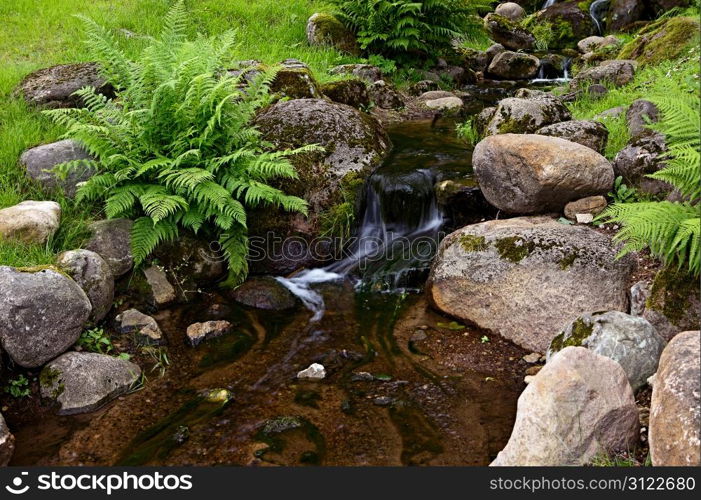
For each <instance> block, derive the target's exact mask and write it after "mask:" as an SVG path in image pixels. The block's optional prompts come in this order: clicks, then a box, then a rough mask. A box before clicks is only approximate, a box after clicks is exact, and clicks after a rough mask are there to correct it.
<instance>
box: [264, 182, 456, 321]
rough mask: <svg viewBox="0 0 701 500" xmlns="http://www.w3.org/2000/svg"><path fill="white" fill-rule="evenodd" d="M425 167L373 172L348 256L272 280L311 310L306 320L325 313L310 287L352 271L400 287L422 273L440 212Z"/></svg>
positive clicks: (374, 281) (360, 277) (387, 286)
mask: <svg viewBox="0 0 701 500" xmlns="http://www.w3.org/2000/svg"><path fill="white" fill-rule="evenodd" d="M434 183H435V175H434V174H433V173H432V172H431V171H430V170H429V169H418V170H414V171H410V172H399V173H397V172H387V173H383V172H382V169H380V171H379V172H376V173H375V174H373V175H372V176H371V177H370V178H369V179H368V181H367V183H366V186H365V194H364V197H365V210H364V213H363V218H362V221H361V224H360V228H359V230H358V234H357V236H356V238H355V239H354V240H353V241H352V242H351V244H350V246H349V249H348V251H347V256H346V257H344V258H343V259H342V260H340V261H338V262H334V263H333V264H331V265H329V266H326V267H324V268H318V269H308V270H305V271H302V272H301V273H299V274H297V275H295V276H293V277H292V278H281V277H278V278H276V279H277V281H279V282H280V283H282V284H283V285H284V286H285V287H286V288H287V289H288V290H290V291H291V292H292V293H293V294H295V295H296V296H297V297H299V299H300V300H301V301H302V303H303V304H304V305H305V307H306V308H307V309H309V310H310V311H312V313H313V316H312V318H311V320H310V322H316V321H319V320H320V319H321V318H322V317H323V315H324V311H325V305H324V299H323V297H322V295H321V294H320V293H319V292H318V291H316V290H314V288H313V287H314V285H317V284H319V283H325V282H332V281H339V280H343V279H344V278H346V277H347V276H351V275H353V276H354V277H356V278H357V279H358V284H359V285H361V284H368V285H370V286H373V285H375V284H378V283H379V284H381V285H382V287H383V288H384V289H387V290H389V291H399V290H402V289H404V288H406V286H407V285H408V284H409V283H410V282H411V278H412V277H413V276H415V275H417V274H421V273H422V272H424V273H425V272H426V271H427V270H428V267H429V266H430V259H431V258H432V257H433V254H434V252H435V249H436V247H437V243H438V238H439V234H438V231H439V229H440V227H441V226H442V224H443V215H442V214H441V212H440V210H439V209H438V204H437V202H436V197H435V193H434V190H433V186H434Z"/></svg>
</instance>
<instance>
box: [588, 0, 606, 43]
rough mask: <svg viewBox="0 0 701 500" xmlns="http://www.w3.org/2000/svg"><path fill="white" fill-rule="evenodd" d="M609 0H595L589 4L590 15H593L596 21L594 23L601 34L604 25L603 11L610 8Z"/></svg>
mask: <svg viewBox="0 0 701 500" xmlns="http://www.w3.org/2000/svg"><path fill="white" fill-rule="evenodd" d="M608 3H609V0H594V2H592V4H591V5H590V6H589V15H590V16H591V18H592V20H593V21H594V24H595V25H596V29H597V31H598V33H599V34H600V35H601V34H603V32H604V30H603V26H602V22H603V21H602V18H603V12H604V11H605V10H606V9H608V5H607V4H608Z"/></svg>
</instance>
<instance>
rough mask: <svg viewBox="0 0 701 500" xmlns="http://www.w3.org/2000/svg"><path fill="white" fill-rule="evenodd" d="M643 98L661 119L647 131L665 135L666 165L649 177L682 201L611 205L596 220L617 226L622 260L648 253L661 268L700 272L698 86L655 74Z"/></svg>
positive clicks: (699, 120) (700, 187)
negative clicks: (666, 185) (672, 189)
mask: <svg viewBox="0 0 701 500" xmlns="http://www.w3.org/2000/svg"><path fill="white" fill-rule="evenodd" d="M655 82H656V83H655V84H654V86H653V87H652V89H651V90H650V92H649V94H648V95H647V99H649V100H650V101H652V102H653V103H654V104H655V105H657V107H658V108H659V110H660V112H661V113H662V116H663V119H662V120H661V121H660V122H658V123H655V124H652V125H650V126H649V127H650V128H652V129H653V130H656V131H658V132H661V133H663V134H665V137H666V142H667V148H668V151H667V153H666V154H665V157H666V166H665V168H663V169H660V170H659V171H657V172H655V173H654V174H650V175H648V177H650V178H653V179H657V180H661V181H665V182H668V183H669V184H671V185H672V186H674V187H675V188H676V189H677V191H678V192H679V194H680V195H681V196H682V197H683V199H684V200H686V201H683V202H670V201H658V202H644V203H616V204H614V205H612V206H611V207H609V208H608V209H607V210H606V211H604V213H603V214H602V215H601V216H600V217H601V218H603V220H606V221H609V222H616V223H620V224H621V225H622V226H623V227H622V229H621V230H620V231H619V233H618V234H617V235H616V237H615V239H616V240H617V241H622V242H624V245H623V248H622V250H621V255H624V254H626V253H629V252H632V251H638V250H642V249H644V248H649V249H650V251H651V252H652V254H653V255H655V256H657V257H658V258H660V259H661V260H662V261H663V262H664V263H665V264H668V265H676V266H677V267H679V268H681V267H683V266H686V267H687V268H688V270H689V272H690V273H692V274H693V275H695V276H698V275H699V273H700V272H701V247H700V239H701V207H700V206H699V197H700V196H701V154H700V153H699V151H700V149H701V137H700V136H699V130H700V129H701V118H700V115H699V113H700V112H701V105H700V100H699V93H698V87H697V86H696V84H694V86H689V85H685V84H684V82H683V81H678V80H677V79H675V78H674V75H673V74H671V73H670V74H666V73H663V72H661V71H659V72H658V73H657V74H656V75H655Z"/></svg>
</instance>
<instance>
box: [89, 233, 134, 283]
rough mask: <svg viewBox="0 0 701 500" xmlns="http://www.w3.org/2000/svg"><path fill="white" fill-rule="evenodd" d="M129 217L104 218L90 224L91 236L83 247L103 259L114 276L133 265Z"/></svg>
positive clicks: (125, 271)
mask: <svg viewBox="0 0 701 500" xmlns="http://www.w3.org/2000/svg"><path fill="white" fill-rule="evenodd" d="M133 224H134V223H133V222H132V221H131V220H129V219H106V220H101V221H97V222H93V223H92V224H91V225H90V230H91V231H92V236H91V237H90V239H89V240H88V242H87V243H86V245H85V248H86V249H88V250H92V251H93V252H95V253H97V254H99V255H100V257H102V258H103V259H105V262H107V265H109V266H110V269H112V274H114V276H115V277H116V278H118V277H119V276H122V275H123V274H126V273H127V272H128V271H129V270H130V269H131V268H132V266H133V265H134V257H133V256H132V253H131V228H132V225H133Z"/></svg>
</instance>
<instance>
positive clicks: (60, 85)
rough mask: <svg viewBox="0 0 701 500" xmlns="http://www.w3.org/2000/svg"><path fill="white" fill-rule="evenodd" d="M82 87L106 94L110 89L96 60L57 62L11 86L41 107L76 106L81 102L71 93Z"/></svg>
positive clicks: (109, 94) (30, 102) (17, 93)
mask: <svg viewBox="0 0 701 500" xmlns="http://www.w3.org/2000/svg"><path fill="white" fill-rule="evenodd" d="M83 87H93V88H95V89H97V91H98V92H99V93H101V94H105V95H107V96H109V97H111V96H113V95H114V89H113V88H112V86H111V85H109V84H108V83H106V81H105V79H104V78H103V77H102V76H100V67H99V65H98V64H97V63H78V64H60V65H58V66H52V67H50V68H44V69H40V70H38V71H35V72H33V73H30V74H29V75H27V76H26V77H24V79H23V80H22V82H21V83H20V84H19V86H18V87H17V89H15V94H16V95H21V96H23V97H24V99H25V100H26V101H27V102H28V103H29V104H34V105H37V106H42V107H45V108H80V107H82V106H83V102H82V100H81V99H80V97H78V96H76V95H73V93H74V92H75V91H76V90H80V89H82V88H83Z"/></svg>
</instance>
